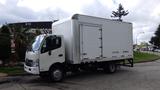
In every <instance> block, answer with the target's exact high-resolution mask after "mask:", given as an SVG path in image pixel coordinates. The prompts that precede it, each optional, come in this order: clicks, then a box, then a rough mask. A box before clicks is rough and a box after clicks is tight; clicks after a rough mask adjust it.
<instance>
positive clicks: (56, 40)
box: [41, 36, 61, 53]
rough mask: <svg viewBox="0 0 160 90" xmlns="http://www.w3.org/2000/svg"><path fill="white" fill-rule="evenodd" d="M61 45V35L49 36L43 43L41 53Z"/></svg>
mask: <svg viewBox="0 0 160 90" xmlns="http://www.w3.org/2000/svg"><path fill="white" fill-rule="evenodd" d="M60 47H61V37H56V36H49V37H47V38H46V40H45V41H44V43H43V45H42V49H41V53H45V52H48V51H51V50H54V49H57V48H60Z"/></svg>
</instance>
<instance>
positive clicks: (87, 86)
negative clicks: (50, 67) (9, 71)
mask: <svg viewBox="0 0 160 90" xmlns="http://www.w3.org/2000/svg"><path fill="white" fill-rule="evenodd" d="M0 90H160V60H157V61H154V62H146V63H138V64H135V66H134V67H133V68H129V67H121V68H120V69H119V70H118V71H117V72H116V73H114V74H105V73H103V72H101V71H98V72H83V73H80V74H77V75H69V76H67V77H66V79H65V80H64V81H63V82H60V83H54V82H49V81H46V80H42V79H40V78H39V77H38V76H33V75H29V76H12V77H3V78H2V77H0Z"/></svg>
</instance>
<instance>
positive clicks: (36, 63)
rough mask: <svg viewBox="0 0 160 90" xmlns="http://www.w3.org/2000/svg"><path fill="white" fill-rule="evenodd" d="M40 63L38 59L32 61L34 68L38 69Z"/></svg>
mask: <svg viewBox="0 0 160 90" xmlns="http://www.w3.org/2000/svg"><path fill="white" fill-rule="evenodd" d="M38 61H39V59H37V60H36V61H32V67H37V66H38Z"/></svg>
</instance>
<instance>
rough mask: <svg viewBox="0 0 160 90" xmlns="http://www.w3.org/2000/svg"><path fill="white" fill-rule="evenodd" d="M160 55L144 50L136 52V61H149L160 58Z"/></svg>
mask: <svg viewBox="0 0 160 90" xmlns="http://www.w3.org/2000/svg"><path fill="white" fill-rule="evenodd" d="M159 58H160V56H158V55H155V54H149V53H143V52H134V62H135V63H137V62H147V61H153V60H156V59H159Z"/></svg>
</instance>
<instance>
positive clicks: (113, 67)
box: [103, 62, 117, 73]
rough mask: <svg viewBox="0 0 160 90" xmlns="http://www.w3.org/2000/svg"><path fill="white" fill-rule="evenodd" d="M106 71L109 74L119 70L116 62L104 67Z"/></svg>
mask: <svg viewBox="0 0 160 90" xmlns="http://www.w3.org/2000/svg"><path fill="white" fill-rule="evenodd" d="M103 69H104V71H105V72H107V73H114V72H116V70H117V67H116V64H115V63H114V62H111V63H108V64H106V65H105V66H104V67H103Z"/></svg>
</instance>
